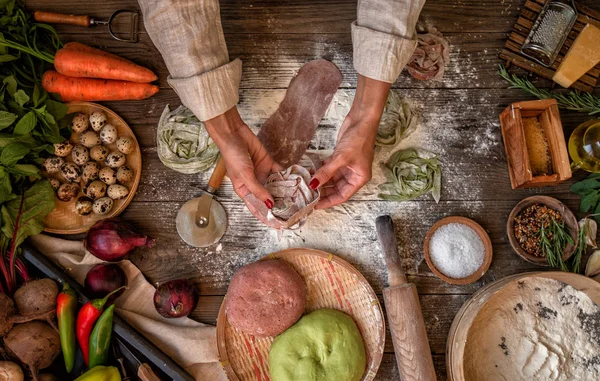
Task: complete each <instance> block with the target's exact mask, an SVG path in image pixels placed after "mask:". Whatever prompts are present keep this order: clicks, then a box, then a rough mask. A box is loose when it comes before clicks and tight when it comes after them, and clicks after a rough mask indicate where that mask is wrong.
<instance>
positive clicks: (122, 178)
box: [117, 165, 135, 183]
mask: <svg viewBox="0 0 600 381" xmlns="http://www.w3.org/2000/svg"><path fill="white" fill-rule="evenodd" d="M134 176H135V172H133V169H131V168H130V167H128V166H126V165H124V166H122V167H119V169H117V181H118V182H120V183H128V182H130V181H131V180H133V178H134Z"/></svg>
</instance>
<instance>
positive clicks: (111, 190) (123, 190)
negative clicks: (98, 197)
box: [106, 184, 129, 200]
mask: <svg viewBox="0 0 600 381" xmlns="http://www.w3.org/2000/svg"><path fill="white" fill-rule="evenodd" d="M128 194H129V189H128V188H127V187H126V186H124V185H119V184H113V185H110V186H109V187H108V190H107V191H106V195H107V196H108V197H110V198H112V199H113V200H120V199H122V198H125V197H127V195H128Z"/></svg>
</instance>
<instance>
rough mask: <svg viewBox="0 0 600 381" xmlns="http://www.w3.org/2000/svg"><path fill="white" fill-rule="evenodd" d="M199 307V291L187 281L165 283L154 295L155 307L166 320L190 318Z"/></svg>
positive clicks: (179, 280) (178, 280)
mask: <svg viewBox="0 0 600 381" xmlns="http://www.w3.org/2000/svg"><path fill="white" fill-rule="evenodd" d="M197 305H198V290H197V289H196V286H194V284H193V283H192V282H190V281H189V280H186V279H177V280H172V281H169V282H165V283H163V284H161V285H159V286H158V288H157V289H156V292H155V293H154V307H155V308H156V311H158V313H159V314H161V315H162V316H164V317H166V318H177V317H183V316H188V315H189V314H190V312H192V311H193V310H194V308H196V306H197Z"/></svg>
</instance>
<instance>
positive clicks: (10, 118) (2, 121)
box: [0, 111, 17, 130]
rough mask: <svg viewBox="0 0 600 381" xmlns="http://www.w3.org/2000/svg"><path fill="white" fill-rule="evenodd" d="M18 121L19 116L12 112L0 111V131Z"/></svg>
mask: <svg viewBox="0 0 600 381" xmlns="http://www.w3.org/2000/svg"><path fill="white" fill-rule="evenodd" d="M15 120H17V116H16V115H15V114H13V113H12V112H8V111H0V130H2V129H4V128H6V127H8V126H10V125H11V124H13V122H14V121H15Z"/></svg>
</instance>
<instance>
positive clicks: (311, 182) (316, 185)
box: [308, 179, 319, 189]
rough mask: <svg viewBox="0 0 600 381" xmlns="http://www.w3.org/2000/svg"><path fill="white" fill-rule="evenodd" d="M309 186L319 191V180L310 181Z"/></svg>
mask: <svg viewBox="0 0 600 381" xmlns="http://www.w3.org/2000/svg"><path fill="white" fill-rule="evenodd" d="M308 186H309V187H311V189H317V188H318V187H319V180H317V179H312V180H311V181H310V184H308Z"/></svg>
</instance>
